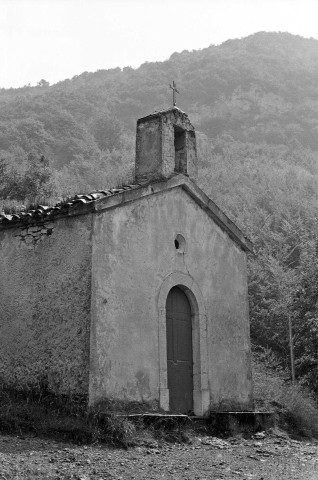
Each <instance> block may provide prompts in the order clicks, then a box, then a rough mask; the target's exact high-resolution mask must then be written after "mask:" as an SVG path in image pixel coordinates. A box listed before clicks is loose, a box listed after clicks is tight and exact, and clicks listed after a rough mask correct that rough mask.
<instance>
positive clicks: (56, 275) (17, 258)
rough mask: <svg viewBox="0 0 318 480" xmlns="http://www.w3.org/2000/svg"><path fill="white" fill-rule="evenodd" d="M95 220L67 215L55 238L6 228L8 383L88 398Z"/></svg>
mask: <svg viewBox="0 0 318 480" xmlns="http://www.w3.org/2000/svg"><path fill="white" fill-rule="evenodd" d="M91 222H92V216H91V215H83V216H78V217H72V218H64V219H63V218H61V219H59V220H56V221H55V222H53V223H52V224H51V225H50V235H47V234H46V233H45V229H43V227H42V231H43V232H44V235H42V237H41V238H38V236H39V235H40V234H38V233H37V232H35V230H36V227H35V226H34V227H30V228H29V229H28V230H30V232H31V231H32V229H33V230H34V232H33V235H34V237H32V235H31V233H30V232H29V233H25V232H26V229H21V228H10V229H2V230H1V231H0V381H1V382H3V383H4V384H6V385H9V386H11V387H13V388H16V389H20V390H27V389H48V390H50V391H53V392H55V393H57V394H81V395H87V393H88V367H89V350H88V349H89V321H90V294H91V283H90V282H91V280H90V277H91ZM40 229H41V227H40ZM26 237H27V240H28V241H25V238H26ZM31 237H32V238H31ZM32 239H33V240H32Z"/></svg>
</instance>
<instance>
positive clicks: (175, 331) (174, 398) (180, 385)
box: [166, 286, 193, 414]
mask: <svg viewBox="0 0 318 480" xmlns="http://www.w3.org/2000/svg"><path fill="white" fill-rule="evenodd" d="M191 313H192V312H191V306H190V303H189V300H188V298H187V296H186V294H185V293H184V292H183V291H182V290H181V289H180V288H179V287H176V286H175V287H173V288H172V289H171V290H170V292H169V294H168V297H167V303H166V322H167V325H166V333H167V374H168V389H169V409H170V410H171V411H172V412H180V413H187V414H189V413H193V352H192V315H191Z"/></svg>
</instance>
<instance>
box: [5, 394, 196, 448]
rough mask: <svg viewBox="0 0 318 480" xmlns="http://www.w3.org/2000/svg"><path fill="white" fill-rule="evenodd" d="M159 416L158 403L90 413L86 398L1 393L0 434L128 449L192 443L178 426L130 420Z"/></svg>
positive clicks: (102, 407)
mask: <svg viewBox="0 0 318 480" xmlns="http://www.w3.org/2000/svg"><path fill="white" fill-rule="evenodd" d="M145 411H147V412H155V411H156V412H157V407H156V405H155V404H146V403H138V402H132V403H127V402H120V401H103V402H99V403H98V404H96V405H95V406H94V408H88V407H87V403H86V400H85V399H84V398H82V397H67V396H55V395H52V394H49V393H45V394H40V393H39V392H36V393H35V392H16V391H13V390H10V389H6V388H4V387H2V388H1V389H0V432H2V433H9V434H27V433H31V434H35V435H37V436H39V437H50V438H54V439H58V440H64V441H72V442H75V443H78V444H82V443H97V442H99V443H106V444H109V445H112V446H116V447H121V448H128V447H129V446H133V445H140V444H145V443H146V444H151V443H153V442H154V441H158V440H163V441H168V442H174V443H175V442H179V443H181V442H188V441H190V440H191V437H192V433H193V431H192V428H191V426H190V427H189V425H186V426H185V425H182V424H180V423H179V422H177V421H171V420H170V421H169V422H164V421H159V420H157V421H155V422H151V423H150V424H148V425H147V424H146V423H145V422H144V421H143V420H142V418H140V419H139V420H138V419H137V420H134V421H132V420H130V419H129V418H128V417H127V415H128V414H130V413H132V412H134V413H136V412H139V413H142V412H145Z"/></svg>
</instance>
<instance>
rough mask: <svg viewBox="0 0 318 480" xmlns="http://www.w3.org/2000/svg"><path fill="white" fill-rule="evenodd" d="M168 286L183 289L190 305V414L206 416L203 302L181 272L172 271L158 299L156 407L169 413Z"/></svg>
mask: <svg viewBox="0 0 318 480" xmlns="http://www.w3.org/2000/svg"><path fill="white" fill-rule="evenodd" d="M172 287H179V288H180V289H181V290H183V291H184V293H185V294H186V296H187V298H188V300H189V303H190V305H191V317H192V344H193V345H192V346H193V407H194V414H195V415H197V416H202V415H208V414H209V407H210V392H209V385H208V358H207V317H206V311H205V305H204V299H203V296H202V293H201V290H200V288H199V286H198V284H197V283H196V282H195V280H194V279H193V278H192V277H191V276H190V275H186V274H184V273H182V272H174V273H171V274H170V275H168V276H167V277H166V278H165V279H164V281H163V282H162V285H161V287H160V291H159V296H158V314H159V318H158V328H159V332H158V334H159V402H160V407H161V408H162V409H163V410H165V411H169V389H168V370H167V334H166V301H167V297H168V293H169V292H170V290H171V288H172Z"/></svg>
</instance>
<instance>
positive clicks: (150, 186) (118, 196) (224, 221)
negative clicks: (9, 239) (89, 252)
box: [0, 174, 253, 252]
mask: <svg viewBox="0 0 318 480" xmlns="http://www.w3.org/2000/svg"><path fill="white" fill-rule="evenodd" d="M174 188H182V189H183V190H185V191H186V192H187V193H188V195H189V196H190V197H191V198H192V199H193V200H194V201H195V202H196V203H197V204H198V205H200V207H201V208H202V209H203V210H204V211H205V212H206V213H207V215H208V216H209V217H210V218H212V219H213V221H214V222H215V223H216V224H217V225H218V226H219V227H220V228H221V229H222V230H224V231H225V232H226V233H227V234H228V235H229V236H230V237H231V239H232V240H233V241H234V242H235V243H236V244H237V245H238V246H239V247H240V248H242V250H244V251H246V252H253V245H252V242H251V241H250V240H249V239H248V238H247V237H245V236H244V234H243V232H242V231H241V230H240V229H239V228H238V227H237V226H236V225H235V223H233V222H232V221H231V220H230V219H229V218H228V217H227V216H226V215H225V213H223V212H222V210H221V209H220V208H219V207H218V206H217V205H216V204H215V203H214V202H213V201H212V200H211V199H210V198H209V197H208V196H207V195H205V193H204V192H203V191H202V190H201V189H200V188H199V187H198V186H197V185H196V184H195V183H194V182H192V181H191V180H190V179H189V178H188V177H187V176H186V175H182V174H177V175H175V176H173V177H171V178H169V179H168V180H164V181H162V180H157V181H152V182H147V183H136V184H131V185H125V186H122V187H119V188H112V189H110V190H98V191H97V192H93V193H90V194H87V195H75V197H73V198H71V199H70V200H67V201H65V202H61V203H57V204H56V205H55V206H54V207H48V206H44V205H39V206H38V207H37V208H36V209H34V210H29V211H26V212H20V213H16V214H13V215H7V214H0V230H2V229H3V228H10V227H14V226H24V225H25V224H28V225H29V224H37V223H40V222H43V221H49V220H55V218H56V219H58V218H62V217H68V216H75V215H84V214H87V213H91V212H100V211H103V210H107V209H109V208H114V207H120V206H121V205H124V204H125V203H127V202H132V201H135V200H137V199H139V198H142V197H146V196H148V195H153V194H156V193H159V192H162V191H165V190H171V189H174Z"/></svg>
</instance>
